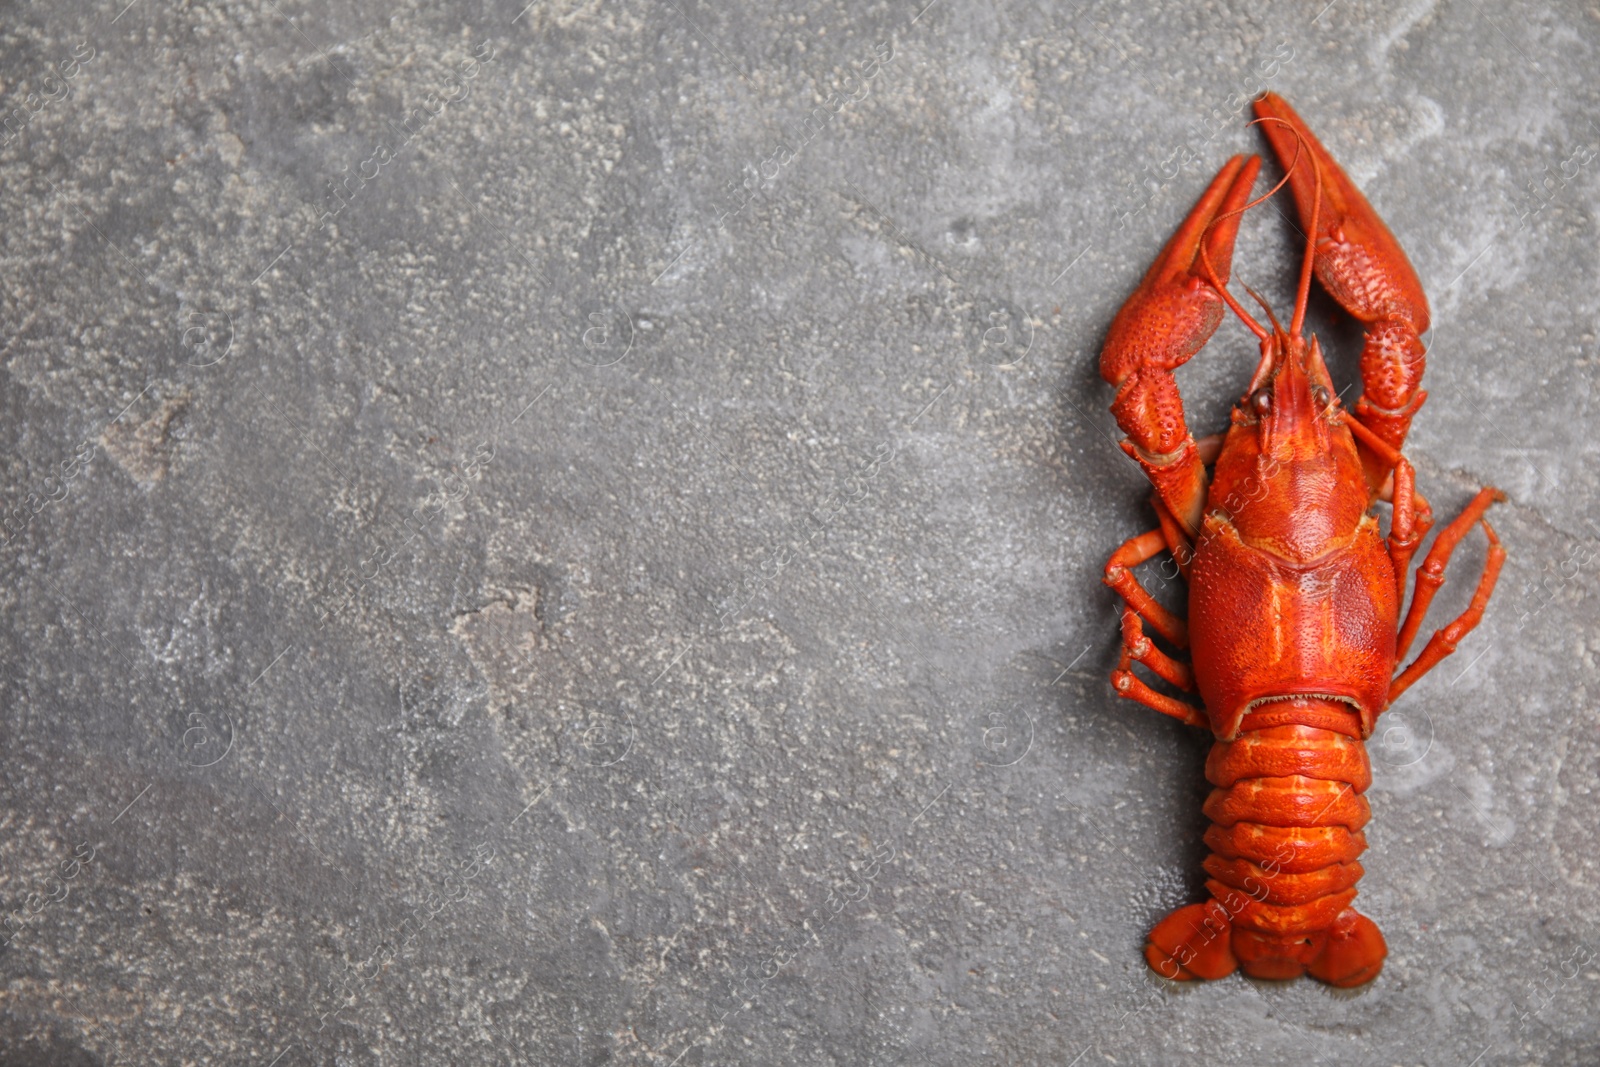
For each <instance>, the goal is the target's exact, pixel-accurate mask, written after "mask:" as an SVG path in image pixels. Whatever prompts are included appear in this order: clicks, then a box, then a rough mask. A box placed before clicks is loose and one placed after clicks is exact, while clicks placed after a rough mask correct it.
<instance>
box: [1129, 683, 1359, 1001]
mask: <svg viewBox="0 0 1600 1067" xmlns="http://www.w3.org/2000/svg"><path fill="white" fill-rule="evenodd" d="M1206 778H1207V780H1209V781H1210V782H1211V784H1212V785H1214V786H1216V788H1215V789H1213V790H1212V792H1211V795H1210V797H1208V798H1207V800H1206V805H1205V813H1206V816H1207V817H1208V818H1210V819H1211V822H1212V826H1211V829H1210V830H1208V831H1207V832H1206V836H1205V842H1206V846H1207V847H1208V848H1209V849H1210V850H1211V855H1209V856H1208V857H1206V861H1205V869H1206V873H1207V874H1209V875H1210V876H1211V877H1210V878H1209V879H1208V880H1207V882H1206V888H1207V890H1208V891H1209V892H1210V893H1211V901H1210V902H1209V903H1208V904H1205V905H1190V906H1189V908H1180V909H1179V910H1178V911H1177V912H1174V913H1173V914H1172V915H1170V916H1168V917H1167V919H1166V920H1165V921H1163V922H1162V923H1161V924H1159V925H1157V926H1156V928H1155V929H1154V930H1153V931H1151V934H1150V943H1149V944H1148V945H1147V946H1146V949H1145V954H1146V957H1147V958H1148V959H1149V961H1150V965H1151V966H1152V967H1154V968H1155V969H1156V971H1157V972H1158V973H1161V974H1164V975H1165V976H1166V977H1168V978H1192V977H1204V978H1220V977H1222V975H1223V974H1226V973H1228V972H1229V971H1231V970H1233V965H1234V964H1236V965H1238V966H1240V967H1242V968H1243V969H1244V971H1245V973H1246V974H1249V975H1252V976H1253V977H1257V978H1295V977H1298V976H1299V975H1301V974H1303V973H1305V972H1306V971H1308V970H1309V971H1310V972H1311V973H1312V974H1313V975H1314V976H1316V977H1318V978H1321V979H1322V980H1324V981H1327V982H1331V983H1333V984H1335V985H1356V984H1359V983H1361V982H1364V981H1367V980H1368V979H1369V978H1371V977H1372V976H1373V975H1374V974H1376V973H1377V971H1378V968H1379V966H1380V965H1381V963H1382V960H1383V953H1384V947H1383V938H1382V935H1381V934H1379V933H1378V930H1377V927H1376V926H1374V925H1372V923H1371V922H1370V920H1367V919H1366V918H1364V917H1363V916H1360V915H1357V914H1356V913H1355V912H1354V911H1352V910H1351V909H1350V905H1351V902H1352V901H1353V900H1354V899H1355V896H1356V889H1355V884H1356V882H1357V881H1358V880H1359V879H1360V878H1361V874H1362V869H1361V864H1360V863H1358V862H1356V858H1357V857H1358V856H1360V855H1361V853H1362V851H1363V850H1365V849H1366V847H1367V841H1366V837H1365V836H1364V835H1363V834H1362V832H1361V829H1362V827H1364V826H1365V825H1366V824H1367V821H1368V819H1370V818H1371V811H1370V809H1369V808H1368V807H1367V801H1366V798H1365V797H1364V796H1362V794H1363V793H1364V792H1365V791H1366V788H1367V786H1368V785H1370V784H1371V781H1372V769H1371V766H1370V765H1369V764H1368V762H1367V750H1366V746H1365V745H1363V744H1362V743H1361V735H1360V723H1359V719H1358V717H1357V716H1356V715H1355V714H1354V713H1353V710H1352V709H1351V708H1350V707H1349V706H1348V705H1346V704H1344V703H1342V702H1340V701H1335V700H1325V699H1318V698H1304V697H1295V698H1290V699H1285V700H1275V701H1269V702H1267V703H1264V704H1261V705H1259V706H1258V710H1256V711H1253V712H1251V713H1250V714H1249V715H1248V716H1246V717H1245V720H1244V722H1243V723H1242V724H1241V726H1240V729H1239V733H1238V737H1237V739H1236V740H1232V741H1221V740H1219V741H1217V742H1216V743H1215V744H1214V745H1213V746H1212V749H1211V755H1210V757H1209V758H1208V759H1207V760H1206ZM1191 908H1198V909H1199V911H1200V913H1203V915H1204V916H1205V918H1204V920H1203V922H1202V926H1201V929H1202V931H1204V932H1205V933H1210V934H1211V935H1212V936H1213V938H1214V939H1215V940H1216V941H1217V944H1216V947H1215V949H1213V950H1212V951H1211V952H1210V953H1209V954H1206V953H1204V952H1202V951H1201V949H1203V948H1210V947H1211V945H1210V942H1208V941H1207V940H1206V938H1205V936H1204V933H1202V936H1201V938H1200V939H1199V942H1198V944H1197V943H1196V939H1195V937H1194V930H1193V929H1192V927H1191V921H1190V920H1191V919H1192V918H1194V916H1193V915H1191V914H1187V913H1188V912H1189V909H1191ZM1347 913H1348V915H1349V918H1348V919H1346V920H1345V921H1344V922H1343V923H1341V922H1340V920H1341V917H1343V916H1345V915H1346V914H1347ZM1352 934H1360V935H1362V936H1360V937H1359V938H1357V939H1356V940H1354V941H1352V936H1351V935H1352ZM1330 945H1331V946H1332V947H1333V951H1332V953H1331V954H1330V952H1329V947H1330ZM1186 960H1187V961H1188V962H1187V963H1186V962H1185V961H1186ZM1197 966H1198V967H1199V970H1196V969H1195V968H1196V967H1197Z"/></svg>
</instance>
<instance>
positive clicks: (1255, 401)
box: [1250, 386, 1272, 415]
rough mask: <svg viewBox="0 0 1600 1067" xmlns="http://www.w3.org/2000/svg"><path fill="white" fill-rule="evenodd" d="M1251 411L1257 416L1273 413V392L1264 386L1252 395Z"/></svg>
mask: <svg viewBox="0 0 1600 1067" xmlns="http://www.w3.org/2000/svg"><path fill="white" fill-rule="evenodd" d="M1250 410H1252V411H1254V412H1255V413H1256V414H1257V415H1269V414H1271V413H1272V390H1270V389H1268V388H1266V387H1265V386H1263V387H1262V388H1260V389H1257V390H1256V391H1255V392H1253V393H1251V394H1250Z"/></svg>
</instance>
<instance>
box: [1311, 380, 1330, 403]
mask: <svg viewBox="0 0 1600 1067" xmlns="http://www.w3.org/2000/svg"><path fill="white" fill-rule="evenodd" d="M1311 399H1312V400H1315V401H1316V402H1317V407H1319V408H1325V407H1327V406H1328V391H1327V390H1326V389H1324V388H1323V387H1322V386H1320V385H1313V386H1312V387H1311Z"/></svg>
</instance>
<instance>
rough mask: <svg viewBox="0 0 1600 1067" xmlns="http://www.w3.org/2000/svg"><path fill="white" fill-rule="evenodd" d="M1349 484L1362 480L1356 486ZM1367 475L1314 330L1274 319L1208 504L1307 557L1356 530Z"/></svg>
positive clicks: (1293, 555)
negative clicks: (1295, 331)
mask: <svg viewBox="0 0 1600 1067" xmlns="http://www.w3.org/2000/svg"><path fill="white" fill-rule="evenodd" d="M1274 325H1276V324H1274ZM1351 485H1355V486H1361V487H1363V488H1362V489H1361V491H1360V492H1357V493H1352V492H1350V491H1349V486H1351ZM1364 485H1365V483H1364V482H1363V480H1362V476H1361V460H1360V457H1359V455H1358V454H1357V452H1356V449H1355V444H1354V442H1353V441H1352V440H1351V438H1350V431H1349V430H1348V429H1347V428H1346V427H1345V426H1344V425H1343V422H1342V420H1341V419H1340V416H1339V413H1338V400H1337V398H1336V397H1334V395H1333V390H1332V388H1331V383H1330V381H1329V379H1328V368H1327V366H1326V365H1325V364H1324V363H1323V359H1322V349H1321V347H1320V346H1319V345H1318V344H1317V341H1316V339H1315V338H1311V339H1309V340H1308V339H1305V338H1301V337H1291V336H1289V335H1288V334H1286V333H1285V332H1284V331H1283V329H1282V328H1281V327H1278V328H1276V329H1274V330H1273V332H1272V333H1271V334H1269V335H1268V336H1267V337H1265V338H1263V339H1262V342H1261V364H1260V366H1259V367H1258V368H1257V369H1256V374H1255V378H1254V379H1253V380H1252V381H1251V383H1250V390H1249V392H1247V393H1246V394H1245V396H1244V397H1243V399H1241V400H1240V401H1239V404H1238V405H1237V406H1236V407H1235V408H1234V410H1233V425H1232V427H1231V428H1230V430H1229V432H1228V436H1227V439H1226V440H1225V441H1224V443H1223V447H1222V453H1221V455H1219V456H1218V457H1217V465H1216V470H1215V472H1214V474H1213V477H1212V482H1211V490H1210V493H1209V497H1208V505H1209V508H1210V509H1211V510H1213V511H1217V512H1221V513H1222V515H1223V516H1224V517H1226V519H1227V520H1228V521H1230V522H1231V523H1232V524H1233V525H1234V527H1235V528H1236V529H1237V530H1238V531H1239V534H1240V536H1241V537H1243V538H1244V539H1245V540H1246V541H1247V542H1250V543H1252V544H1256V545H1259V546H1261V547H1264V548H1268V549H1270V550H1271V551H1273V552H1274V553H1275V554H1277V555H1280V556H1282V557H1283V558H1286V559H1294V560H1311V559H1315V558H1317V557H1319V556H1321V555H1322V554H1323V553H1325V552H1327V551H1329V550H1330V549H1331V548H1333V547H1335V546H1336V545H1339V544H1343V543H1345V542H1346V541H1348V540H1349V538H1350V536H1351V535H1352V534H1353V533H1354V531H1355V528H1356V526H1357V525H1358V524H1359V523H1360V521H1361V517H1362V515H1363V514H1364V513H1365V512H1366V508H1367V497H1366V491H1365V488H1364Z"/></svg>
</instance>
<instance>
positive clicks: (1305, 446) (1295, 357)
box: [1241, 324, 1336, 463]
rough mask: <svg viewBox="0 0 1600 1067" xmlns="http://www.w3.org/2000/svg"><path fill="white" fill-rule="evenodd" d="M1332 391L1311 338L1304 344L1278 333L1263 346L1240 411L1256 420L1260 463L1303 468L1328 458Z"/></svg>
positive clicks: (1320, 356) (1319, 351)
mask: <svg viewBox="0 0 1600 1067" xmlns="http://www.w3.org/2000/svg"><path fill="white" fill-rule="evenodd" d="M1274 325H1276V324H1274ZM1331 386H1332V383H1331V382H1330V381H1329V379H1328V368H1327V366H1326V364H1324V363H1323V360H1322V346H1321V345H1319V344H1318V343H1317V339H1316V338H1315V337H1312V338H1311V340H1310V341H1309V343H1308V342H1307V340H1306V339H1305V338H1304V337H1290V336H1289V335H1288V334H1286V333H1284V332H1283V329H1282V327H1279V328H1277V329H1275V330H1273V332H1272V333H1271V334H1270V335H1268V336H1267V337H1266V338H1265V339H1264V340H1263V341H1262V342H1261V363H1260V365H1259V366H1258V367H1257V369H1256V375H1255V380H1254V381H1252V382H1251V383H1250V392H1249V393H1248V394H1247V395H1246V396H1245V398H1244V400H1243V401H1242V402H1241V407H1242V408H1243V409H1244V414H1245V415H1246V417H1247V418H1251V417H1253V418H1254V420H1255V423H1256V427H1257V434H1258V438H1259V441H1258V445H1259V450H1260V454H1261V455H1262V456H1263V457H1264V458H1267V459H1270V460H1273V461H1276V462H1278V463H1306V462H1315V461H1316V460H1317V459H1318V458H1320V457H1324V456H1326V455H1327V454H1328V449H1329V445H1330V434H1329V431H1330V429H1331V428H1332V419H1333V418H1334V417H1336V416H1335V415H1334V414H1333V409H1334V406H1335V404H1336V401H1335V399H1334V396H1333V390H1332V388H1331Z"/></svg>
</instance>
